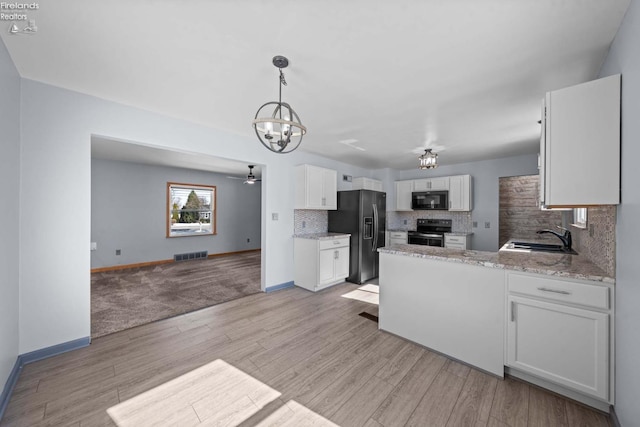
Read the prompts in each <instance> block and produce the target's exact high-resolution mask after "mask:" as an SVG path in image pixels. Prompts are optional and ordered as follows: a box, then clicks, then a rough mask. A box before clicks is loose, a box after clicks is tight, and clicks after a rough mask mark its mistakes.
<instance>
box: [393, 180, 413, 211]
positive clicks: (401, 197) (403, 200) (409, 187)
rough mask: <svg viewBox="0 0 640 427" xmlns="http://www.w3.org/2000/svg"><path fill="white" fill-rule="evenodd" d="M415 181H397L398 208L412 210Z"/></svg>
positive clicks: (399, 209)
mask: <svg viewBox="0 0 640 427" xmlns="http://www.w3.org/2000/svg"><path fill="white" fill-rule="evenodd" d="M412 192H413V181H396V210H397V211H410V210H412V209H411V193H412Z"/></svg>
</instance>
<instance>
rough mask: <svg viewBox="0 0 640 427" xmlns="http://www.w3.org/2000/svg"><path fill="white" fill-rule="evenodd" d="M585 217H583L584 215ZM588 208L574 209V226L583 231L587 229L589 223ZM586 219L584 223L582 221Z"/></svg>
mask: <svg viewBox="0 0 640 427" xmlns="http://www.w3.org/2000/svg"><path fill="white" fill-rule="evenodd" d="M581 213H582V214H584V215H582V214H581ZM587 213H588V211H587V208H574V209H573V224H571V225H573V226H574V227H576V228H582V229H586V228H587V222H588V217H587ZM583 218H584V221H583V220H582V219H583Z"/></svg>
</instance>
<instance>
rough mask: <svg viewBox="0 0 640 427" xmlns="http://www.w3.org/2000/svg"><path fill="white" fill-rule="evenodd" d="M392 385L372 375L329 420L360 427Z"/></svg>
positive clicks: (344, 426)
mask: <svg viewBox="0 0 640 427" xmlns="http://www.w3.org/2000/svg"><path fill="white" fill-rule="evenodd" d="M393 388H394V385H393V384H389V383H388V382H386V381H384V380H382V379H380V378H378V377H377V376H375V375H374V376H372V377H371V378H370V379H369V380H368V381H367V382H366V383H365V384H364V385H363V386H362V388H361V389H360V390H358V391H357V392H356V393H355V394H354V395H353V396H351V398H349V399H348V400H347V401H346V402H344V403H343V404H342V406H340V408H339V409H338V410H337V411H336V412H335V414H334V415H333V416H332V417H330V418H331V421H333V422H334V423H336V424H338V425H339V426H341V427H360V426H362V425H364V424H365V423H366V422H367V420H369V418H370V417H371V416H372V415H373V413H374V412H375V411H376V410H377V409H378V407H379V406H380V404H381V403H382V402H383V401H384V399H386V398H387V396H388V395H389V394H390V393H391V391H392V390H393Z"/></svg>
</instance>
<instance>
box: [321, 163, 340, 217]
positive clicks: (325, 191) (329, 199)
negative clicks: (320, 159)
mask: <svg viewBox="0 0 640 427" xmlns="http://www.w3.org/2000/svg"><path fill="white" fill-rule="evenodd" d="M322 202H323V204H322V206H323V207H324V208H325V209H327V210H336V209H338V174H337V172H336V171H334V170H331V169H324V171H323V173H322Z"/></svg>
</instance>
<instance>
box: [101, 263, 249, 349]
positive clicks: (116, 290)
mask: <svg viewBox="0 0 640 427" xmlns="http://www.w3.org/2000/svg"><path fill="white" fill-rule="evenodd" d="M257 292H260V252H259V251H256V252H247V253H242V254H233V255H225V256H220V257H215V258H210V259H204V260H194V261H181V262H175V263H171V264H162V265H157V266H150V267H139V268H132V269H126V270H115V271H107V272H102V273H92V274H91V336H92V337H93V338H96V337H100V336H103V335H107V334H110V333H112V332H116V331H121V330H124V329H128V328H131V327H134V326H138V325H142V324H145V323H150V322H153V321H155V320H160V319H165V318H167V317H172V316H176V315H178V314H182V313H187V312H189V311H194V310H198V309H201V308H204V307H208V306H211V305H215V304H220V303H222V302H225V301H229V300H232V299H236V298H241V297H243V296H246V295H251V294H255V293H257Z"/></svg>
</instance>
